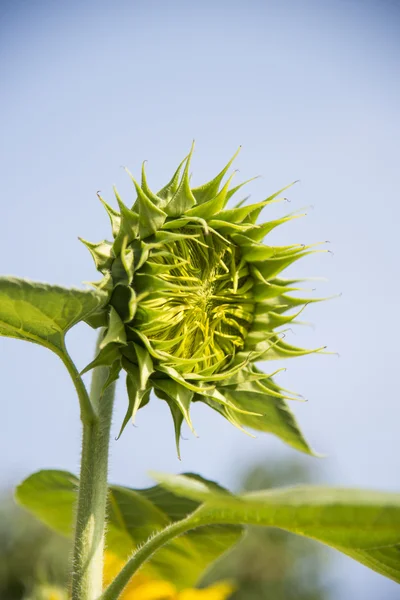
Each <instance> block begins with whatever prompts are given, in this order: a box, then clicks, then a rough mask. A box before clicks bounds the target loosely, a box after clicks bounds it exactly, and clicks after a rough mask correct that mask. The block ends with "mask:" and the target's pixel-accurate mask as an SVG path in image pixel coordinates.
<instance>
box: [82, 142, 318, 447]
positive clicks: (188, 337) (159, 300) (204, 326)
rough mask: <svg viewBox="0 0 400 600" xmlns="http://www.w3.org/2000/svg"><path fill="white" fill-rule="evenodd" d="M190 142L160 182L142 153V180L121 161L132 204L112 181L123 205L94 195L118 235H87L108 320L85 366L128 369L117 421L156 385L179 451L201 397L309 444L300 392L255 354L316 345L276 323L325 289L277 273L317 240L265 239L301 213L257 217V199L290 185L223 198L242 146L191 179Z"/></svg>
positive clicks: (229, 415)
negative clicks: (214, 170)
mask: <svg viewBox="0 0 400 600" xmlns="http://www.w3.org/2000/svg"><path fill="white" fill-rule="evenodd" d="M193 150H194V144H192V147H191V149H190V152H189V154H188V155H187V156H186V157H185V158H184V159H183V161H182V162H181V163H180V165H179V166H178V168H177V169H176V171H175V173H174V174H173V176H172V178H171V179H170V181H169V182H168V183H167V184H166V185H165V186H164V187H163V188H161V190H160V191H158V192H157V193H154V192H152V190H151V187H150V185H149V183H148V179H147V175H146V169H145V163H143V165H142V172H141V180H140V181H141V183H140V184H139V183H138V181H137V180H136V179H135V177H134V176H133V175H132V174H131V173H130V172H129V171H128V170H127V172H128V174H129V176H130V178H131V180H132V183H133V186H134V190H135V193H136V200H135V202H134V204H133V206H132V208H128V206H127V205H126V204H125V203H124V202H123V201H122V199H121V197H120V196H119V194H118V192H117V190H114V192H115V196H116V199H117V203H118V207H119V211H117V210H115V209H114V208H111V207H110V206H109V205H108V204H107V203H106V202H105V201H104V200H103V198H101V197H100V196H99V199H100V201H101V202H102V204H103V206H104V208H105V209H106V211H107V214H108V216H109V218H110V221H111V225H112V235H113V238H114V241H113V242H112V243H111V242H100V243H99V244H92V243H90V242H86V241H84V240H82V241H83V243H84V244H85V245H86V246H87V247H88V249H89V251H90V252H91V254H92V256H93V258H94V260H95V264H96V267H97V268H98V270H99V271H100V272H101V273H102V274H103V276H104V277H103V280H102V283H100V284H99V285H100V286H101V287H102V289H104V290H105V291H106V292H107V293H108V294H109V302H108V305H106V306H105V308H104V309H102V311H103V312H102V315H97V316H96V319H93V323H92V324H93V326H96V324H104V322H107V328H106V333H105V336H104V339H103V341H102V344H101V349H100V354H99V356H98V357H97V359H95V361H93V363H91V365H88V367H87V368H88V369H89V368H92V367H93V365H94V366H96V365H97V364H106V365H108V366H109V367H110V380H114V379H115V377H117V376H118V374H119V372H120V371H121V370H124V371H125V372H126V373H127V392H128V397H129V405H128V409H127V412H126V416H125V419H124V421H123V424H122V427H121V433H122V430H123V429H124V428H125V426H126V424H127V423H128V422H129V421H130V420H132V419H134V418H135V417H136V415H137V412H138V410H139V409H140V408H142V407H143V406H145V405H146V404H147V403H148V401H149V398H150V393H151V391H152V390H154V392H155V394H156V395H157V397H158V398H159V399H161V400H163V401H165V402H167V404H168V407H169V409H170V412H171V416H172V420H173V423H174V429H175V442H176V446H177V450H178V454H179V452H180V450H179V445H180V439H181V428H182V425H183V423H184V422H186V424H187V426H188V427H189V428H190V429H191V430H192V431H193V432H194V428H193V424H192V420H191V416H190V408H191V405H192V403H193V402H202V403H203V404H206V405H207V406H208V407H210V408H212V409H214V410H215V411H217V412H218V413H219V414H220V415H222V416H223V417H224V418H225V419H227V420H228V421H229V422H231V423H232V425H234V426H235V427H237V428H239V429H241V430H244V431H246V428H250V429H253V430H259V431H264V432H269V433H273V434H275V435H277V436H279V437H280V438H281V439H282V440H284V441H285V442H286V443H288V444H289V445H291V446H292V447H294V448H296V449H298V450H301V451H303V452H306V453H309V454H312V451H311V449H310V447H309V445H308V444H307V442H306V441H305V439H304V437H303V435H302V433H301V431H300V429H299V427H298V425H297V423H296V420H295V418H294V416H293V414H292V413H291V411H290V409H289V406H288V404H287V401H288V400H292V399H297V398H296V397H295V396H294V395H293V394H288V393H287V392H286V391H285V390H284V389H283V388H280V387H279V386H278V385H277V384H276V383H275V381H274V378H273V377H274V375H275V373H273V374H272V375H264V374H262V373H261V372H260V371H259V370H258V368H257V366H256V363H257V361H263V360H271V359H276V358H278V359H280V358H289V357H294V356H302V355H305V354H308V353H310V352H316V351H320V350H321V349H319V350H316V351H315V350H311V351H310V350H305V349H302V348H297V347H295V346H291V345H290V344H288V343H287V342H286V341H285V340H284V338H285V333H284V331H286V329H285V330H283V331H282V327H287V324H288V323H293V322H296V321H295V319H296V316H298V315H299V314H300V312H301V311H302V310H303V309H304V308H305V307H306V306H307V304H309V303H311V302H314V301H318V300H320V299H312V298H310V299H307V298H297V297H295V296H291V295H290V293H291V292H293V291H296V290H297V289H298V288H296V287H293V283H296V281H295V280H284V279H282V278H281V277H280V274H281V273H282V272H283V271H284V270H285V269H286V268H288V267H289V266H291V265H292V264H294V263H295V262H297V261H298V260H299V259H300V258H302V257H304V256H307V255H309V254H312V253H314V252H317V251H318V250H315V249H314V248H313V247H312V246H305V245H304V244H294V245H291V246H273V245H270V244H268V243H267V244H266V243H264V238H265V237H268V235H269V233H270V232H271V231H272V230H273V229H274V228H276V227H278V226H279V225H282V224H283V223H285V222H287V221H290V220H291V219H293V218H296V216H299V215H296V214H291V215H287V216H284V217H282V218H280V219H274V220H271V221H264V222H263V223H261V224H259V223H258V222H257V221H258V218H259V215H260V213H261V210H262V209H265V210H267V207H268V205H269V204H270V203H272V202H276V201H277V199H278V196H280V195H281V194H282V193H283V192H284V191H285V190H286V189H287V188H288V187H290V186H286V187H284V188H282V189H281V190H279V191H278V192H276V193H274V194H272V195H270V196H268V197H267V198H266V199H265V200H263V201H262V202H258V203H255V204H250V205H248V204H246V203H245V202H239V204H236V207H233V208H230V207H229V205H228V202H230V200H231V198H232V196H234V194H235V193H236V192H238V191H239V190H240V189H241V187H242V186H243V185H245V184H246V183H248V182H244V183H241V184H239V185H237V186H236V187H234V188H232V187H231V180H232V177H233V174H232V175H231V176H228V175H227V173H228V170H229V168H230V167H231V165H232V163H233V161H234V160H235V158H236V157H237V154H238V152H239V150H240V148H239V150H238V151H237V152H236V153H235V154H234V156H233V157H232V158H231V159H230V160H229V161H228V163H227V165H226V166H225V167H224V168H223V169H222V170H221V171H220V172H219V173H218V175H217V176H216V177H214V178H213V179H211V180H210V181H208V182H207V183H206V184H204V185H201V186H198V187H195V188H192V187H191V184H190V165H191V159H192V155H193ZM225 176H227V178H226V181H225V183H224V178H225ZM248 181H251V179H250V180H248ZM290 185H293V184H290ZM293 308H295V312H294V313H293V312H292V309H293ZM282 334H283V335H282ZM96 361H97V362H96Z"/></svg>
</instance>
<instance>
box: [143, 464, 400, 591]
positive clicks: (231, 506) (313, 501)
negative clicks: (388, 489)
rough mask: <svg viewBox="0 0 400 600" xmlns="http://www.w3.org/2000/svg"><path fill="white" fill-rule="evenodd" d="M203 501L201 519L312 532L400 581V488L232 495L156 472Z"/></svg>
mask: <svg viewBox="0 0 400 600" xmlns="http://www.w3.org/2000/svg"><path fill="white" fill-rule="evenodd" d="M154 477H155V478H156V479H157V480H158V481H159V482H161V483H162V485H164V487H166V488H167V489H169V490H170V491H172V492H174V493H175V494H177V495H179V496H182V497H185V498H190V499H191V500H198V501H199V502H203V503H204V504H203V506H202V507H201V508H200V509H199V511H198V512H197V521H198V523H199V525H201V524H207V525H209V524H210V523H219V524H237V525H239V524H246V525H257V526H260V525H264V526H267V527H278V528H280V529H285V530H286V531H290V532H292V533H295V534H298V535H302V536H305V537H309V538H312V539H315V540H318V541H319V542H322V543H324V544H327V545H328V546H331V547H333V548H336V549H337V550H339V551H341V552H343V553H344V554H347V555H348V556H350V557H352V558H354V559H355V560H357V561H358V562H360V563H362V564H364V565H366V566H367V567H369V568H371V569H373V570H374V571H377V572H378V573H381V574H382V575H385V576H386V577H389V578H390V579H393V580H394V581H397V582H398V583H400V494H396V493H385V492H375V491H368V490H360V489H358V490H354V489H335V488H326V487H316V486H315V487H313V486H304V487H303V486H302V487H292V488H281V489H275V490H266V491H261V492H255V493H250V494H244V495H241V496H232V495H229V494H226V493H221V492H219V491H215V490H212V489H210V487H209V486H207V485H206V484H203V483H202V482H201V481H196V480H193V478H189V477H186V476H183V475H177V476H173V475H159V474H158V475H156V476H154Z"/></svg>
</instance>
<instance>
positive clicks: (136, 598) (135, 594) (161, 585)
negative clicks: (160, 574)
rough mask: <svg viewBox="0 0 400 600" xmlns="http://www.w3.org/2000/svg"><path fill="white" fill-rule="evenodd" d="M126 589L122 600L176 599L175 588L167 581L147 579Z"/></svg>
mask: <svg viewBox="0 0 400 600" xmlns="http://www.w3.org/2000/svg"><path fill="white" fill-rule="evenodd" d="M129 587H130V586H128V588H127V589H126V591H125V592H124V594H123V595H122V596H121V599H123V600H176V598H177V595H176V588H175V586H173V585H172V584H171V583H169V582H168V581H148V582H146V583H143V584H142V585H139V586H135V587H134V588H131V589H129Z"/></svg>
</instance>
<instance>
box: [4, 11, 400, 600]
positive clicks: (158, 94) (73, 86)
mask: <svg viewBox="0 0 400 600" xmlns="http://www.w3.org/2000/svg"><path fill="white" fill-rule="evenodd" d="M61 4H62V3H50V2H49V3H46V2H40V1H37V2H35V1H33V2H27V1H25V2H22V1H20V0H16V1H14V2H8V3H7V2H3V3H2V4H1V7H0V28H1V35H0V77H1V80H2V83H3V85H2V92H1V95H0V107H1V110H0V131H1V132H2V135H1V139H0V173H1V178H0V190H1V210H2V213H1V214H2V215H3V217H2V220H1V223H2V228H1V236H0V272H1V273H4V274H14V275H17V276H21V277H28V278H30V279H37V280H43V281H49V282H54V283H59V284H63V285H74V286H76V285H81V282H82V281H88V280H93V279H95V278H96V272H95V270H94V267H93V266H92V264H91V259H90V257H89V255H88V253H87V251H86V249H85V248H84V247H83V245H81V244H80V243H79V242H78V241H77V236H78V235H80V236H83V237H84V238H87V239H90V240H94V241H95V240H100V239H103V238H104V237H107V236H108V235H109V225H108V221H107V219H106V216H105V215H104V214H103V211H102V209H101V206H100V205H99V203H98V202H97V200H96V191H97V190H101V191H102V194H103V196H104V197H106V198H107V199H108V200H109V201H110V202H111V201H112V185H113V184H116V185H117V187H118V189H119V191H120V193H121V195H122V197H123V198H124V199H125V200H126V202H127V203H128V204H129V202H130V201H131V200H132V201H133V199H134V195H133V190H132V187H131V183H130V181H129V178H128V177H127V176H126V174H125V173H124V171H123V169H121V165H127V166H128V167H129V168H130V170H132V171H133V172H135V173H138V171H139V169H140V165H141V162H142V160H143V159H147V160H148V175H149V179H150V181H151V182H152V183H153V184H154V187H155V188H157V186H158V187H160V186H161V185H162V184H163V183H164V182H165V181H166V179H167V178H168V176H169V175H170V173H171V172H172V170H173V169H174V167H175V166H176V165H177V163H178V162H179V161H180V159H181V158H182V157H183V156H184V155H185V154H186V152H187V150H188V148H189V146H190V143H191V140H192V139H193V138H195V140H196V152H195V157H194V160H193V182H194V183H195V184H196V183H200V182H202V181H204V180H207V179H208V178H209V177H210V176H211V175H212V174H214V173H215V172H216V171H217V170H218V169H219V168H220V167H221V166H222V165H223V164H224V163H225V162H226V161H227V159H228V158H229V157H230V156H231V155H232V154H233V152H234V151H235V150H236V148H237V147H238V146H239V145H240V144H241V145H242V146H243V148H242V151H241V153H240V156H239V157H238V159H237V161H236V162H237V165H236V167H237V168H238V169H239V173H238V174H237V179H238V181H239V179H247V178H249V177H251V176H253V175H262V177H261V178H260V179H258V180H256V181H255V182H253V183H252V184H250V185H249V193H251V194H252V199H254V200H261V199H263V198H264V197H266V196H267V195H269V194H270V193H272V192H274V191H276V190H277V189H279V188H281V187H283V186H284V185H285V184H287V183H289V182H290V181H293V180H294V179H300V180H301V181H300V183H299V184H297V185H296V186H295V187H294V188H293V189H292V190H291V191H290V194H289V197H290V201H291V202H290V204H287V205H279V206H277V207H274V208H273V209H268V210H269V212H268V213H267V211H265V217H267V218H268V217H269V216H271V217H272V216H276V215H278V214H279V215H281V214H284V213H285V211H286V212H290V211H293V210H297V209H300V208H302V207H304V206H307V207H309V208H308V210H307V212H308V216H307V218H305V219H302V220H297V221H295V222H293V223H291V224H289V225H286V226H284V228H281V229H280V230H278V231H275V232H274V233H273V235H272V236H271V237H272V238H273V240H274V241H277V242H278V243H279V244H282V245H283V244H286V243H292V242H304V243H306V242H313V241H324V240H329V241H330V245H329V249H330V250H332V252H333V254H318V255H315V256H313V257H311V258H309V259H306V260H304V261H302V263H297V265H296V266H295V267H294V268H293V270H292V273H296V275H301V276H309V275H310V276H317V277H327V278H328V280H329V281H328V282H317V283H316V284H315V285H316V286H317V290H316V291H315V292H313V293H314V294H318V295H323V296H325V295H327V296H328V295H331V294H335V293H341V294H342V295H341V296H340V298H338V299H336V300H332V301H330V302H326V303H322V304H318V305H313V306H311V307H308V308H307V311H306V313H307V314H306V318H307V320H310V321H312V322H313V323H314V324H315V328H304V329H298V330H296V332H295V333H294V334H293V337H292V341H293V342H294V343H299V344H305V345H309V346H310V347H316V346H320V345H325V344H326V345H328V347H329V349H330V350H332V351H334V352H338V353H339V354H340V358H338V357H337V356H310V357H304V358H302V359H298V360H295V361H293V362H289V363H287V364H285V365H284V366H286V367H287V372H286V373H284V374H283V375H282V376H281V383H282V384H283V385H286V387H289V388H291V389H295V390H297V391H299V392H301V393H302V394H303V395H304V396H305V397H306V398H307V399H308V400H309V401H308V402H307V403H302V404H300V403H299V404H296V406H294V407H293V409H294V410H295V412H296V415H297V417H298V419H299V421H300V423H301V425H302V427H303V430H304V432H305V434H306V436H307V437H308V439H309V441H310V442H311V444H312V445H313V446H314V447H315V448H316V449H317V450H318V451H320V452H322V453H324V454H326V455H327V458H325V459H323V460H317V459H312V458H304V461H306V463H307V464H309V465H311V468H313V469H315V470H316V472H317V473H318V476H319V478H320V480H322V481H326V482H328V483H334V484H340V485H347V486H364V487H372V488H379V489H387V490H398V489H399V485H400V475H399V474H400V454H399V453H398V451H397V445H398V443H397V442H398V439H399V428H400V424H399V423H400V408H399V401H400V399H399V392H398V382H397V374H398V363H399V352H398V340H399V332H400V326H399V320H398V318H397V309H398V297H399V292H400V286H399V282H398V277H396V273H397V274H398V251H397V248H398V245H397V242H398V222H399V217H400V209H399V199H398V161H399V139H400V138H399V134H400V113H399V108H398V107H399V105H400V83H399V77H398V63H399V39H400V38H399V35H398V34H399V26H400V7H399V4H398V3H397V2H395V1H392V2H391V1H389V0H386V1H384V0H381V1H379V2H378V1H376V2H375V1H369V0H367V1H364V2H357V1H352V0H337V1H336V2H331V1H330V0H327V1H326V2H321V1H319V2H318V1H314V2H313V1H307V0H305V1H301V2H299V1H296V0H283V1H280V2H278V1H277V0H276V1H265V2H261V1H251V0H249V1H247V2H241V1H232V2H229V3H227V2H224V1H220V2H218V1H216V2H212V3H211V2H207V1H205V2H197V1H186V2H184V1H177V0H171V1H168V2H161V1H160V0H159V1H156V0H149V1H147V2H145V1H144V0H143V1H136V2H127V1H119V2H113V3H111V2H102V1H100V2H92V1H90V0H89V1H86V2H81V3H77V2H69V3H64V4H63V5H61ZM313 285H314V284H313ZM94 337H95V334H94V332H92V331H90V330H89V329H88V328H87V327H85V326H83V325H82V326H78V327H77V328H76V329H74V330H73V331H72V332H71V333H70V334H69V338H68V343H69V348H70V351H71V354H72V355H73V357H74V358H75V359H76V362H77V364H78V365H79V366H82V367H83V366H84V365H85V364H86V363H87V362H89V360H90V357H91V354H92V346H93V343H94ZM0 365H1V371H2V383H3V386H2V393H3V401H2V407H3V408H2V419H3V420H2V435H1V436H0V469H1V475H0V485H3V486H6V485H9V484H10V483H14V482H16V481H18V480H19V479H20V478H21V477H23V476H25V475H27V474H28V473H30V472H32V471H33V470H35V469H38V468H42V467H60V468H66V469H70V470H73V471H76V470H77V468H78V460H79V444H80V427H79V422H78V406H77V401H76V400H75V398H74V395H73V389H72V386H71V383H70V381H69V380H68V376H67V374H66V373H65V372H64V370H63V367H62V365H61V363H59V361H58V359H57V358H56V357H55V356H52V355H50V354H48V353H47V351H46V350H44V349H42V348H39V347H35V346H33V345H28V344H26V345H25V344H22V343H20V342H16V341H11V340H5V339H1V340H0ZM274 366H275V365H274ZM276 366H277V367H278V366H281V365H280V364H279V365H278V364H277V365H276ZM160 404H161V403H160ZM125 408H126V396H125V391H124V389H123V386H122V385H121V386H120V387H119V389H118V398H117V409H116V415H115V418H114V429H115V432H116V430H117V428H118V425H119V424H120V422H121V419H122V417H123V414H124V411H125ZM193 420H194V421H195V424H196V429H197V431H198V433H199V434H200V438H199V439H192V438H191V437H190V436H189V434H188V435H187V436H186V435H185V437H187V438H188V439H187V441H184V442H183V443H182V453H183V461H182V463H179V461H178V460H177V458H176V454H175V450H174V442H173V435H172V425H171V423H170V417H169V415H168V414H167V410H166V408H165V407H164V406H163V405H161V406H159V404H158V403H157V402H156V401H153V402H152V403H151V404H150V405H149V407H147V408H146V409H145V410H144V411H143V413H142V414H139V418H138V423H137V425H138V426H137V427H136V428H128V429H127V430H126V431H125V433H124V435H123V436H122V438H121V439H120V440H119V441H118V442H113V444H112V450H111V474H110V478H111V479H112V480H113V481H118V482H119V483H123V484H127V485H145V484H147V483H148V482H149V479H148V477H147V472H148V470H149V469H154V470H161V471H179V470H182V469H183V470H187V471H198V472H200V473H201V474H203V475H205V476H208V477H210V478H215V479H218V480H219V481H221V482H222V483H224V484H226V485H231V486H234V485H235V481H236V480H237V477H238V474H239V473H240V472H241V470H243V469H244V468H245V466H246V464H247V463H248V462H249V461H251V460H253V459H257V460H263V459H265V461H266V463H268V460H269V457H294V456H295V453H294V451H292V450H291V449H289V448H285V447H284V446H283V444H282V443H281V442H280V441H279V440H277V439H274V438H272V437H268V436H265V437H263V436H259V437H258V439H257V440H251V439H250V438H247V437H246V436H243V435H242V434H240V432H238V431H236V430H234V429H232V428H231V427H230V426H229V425H228V424H227V423H224V422H223V421H222V420H221V419H219V418H218V416H216V415H213V414H210V412H209V411H207V410H204V408H203V407H197V406H195V407H194V410H193ZM330 581H332V582H334V583H335V584H337V586H339V587H338V588H337V589H339V590H340V593H339V596H337V597H340V598H341V599H343V600H346V599H347V598H353V599H354V598H359V597H360V598H361V597H363V598H364V599H367V600H368V599H371V600H372V599H374V600H375V599H376V598H377V597H379V598H380V597H382V598H383V597H385V598H389V596H390V594H393V597H395V594H396V589H397V586H395V584H392V583H391V582H389V581H387V580H385V579H384V578H382V577H380V576H379V575H376V574H373V573H371V572H369V571H367V570H366V569H365V568H364V567H362V566H360V565H357V564H355V563H352V562H351V561H350V560H349V559H346V558H336V555H335V559H334V563H333V565H332V569H331V574H330ZM397 593H398V592H397Z"/></svg>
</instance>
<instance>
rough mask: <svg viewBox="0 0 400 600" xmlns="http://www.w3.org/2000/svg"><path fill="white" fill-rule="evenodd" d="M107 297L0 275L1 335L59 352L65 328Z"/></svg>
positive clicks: (61, 349) (61, 350)
mask: <svg viewBox="0 0 400 600" xmlns="http://www.w3.org/2000/svg"><path fill="white" fill-rule="evenodd" d="M106 299H107V295H106V294H105V293H104V292H101V291H97V290H76V289H66V288H63V287H59V286H57V285H48V284H46V283H36V282H32V281H26V280H25V279H17V278H15V277H0V335H3V336H7V337H13V338H17V339H21V340H27V341H29V342H35V343H36V344H41V345H42V346H45V347H46V348H50V349H51V350H53V351H54V352H56V353H57V354H60V353H61V352H63V350H64V336H65V334H66V332H67V331H68V329H70V328H71V327H72V326H73V325H75V324H76V323H78V322H79V321H82V320H83V319H85V318H86V317H88V316H89V315H90V314H91V313H93V312H94V311H95V310H96V309H98V308H99V306H101V305H102V304H103V303H104V302H105V301H106Z"/></svg>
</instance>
